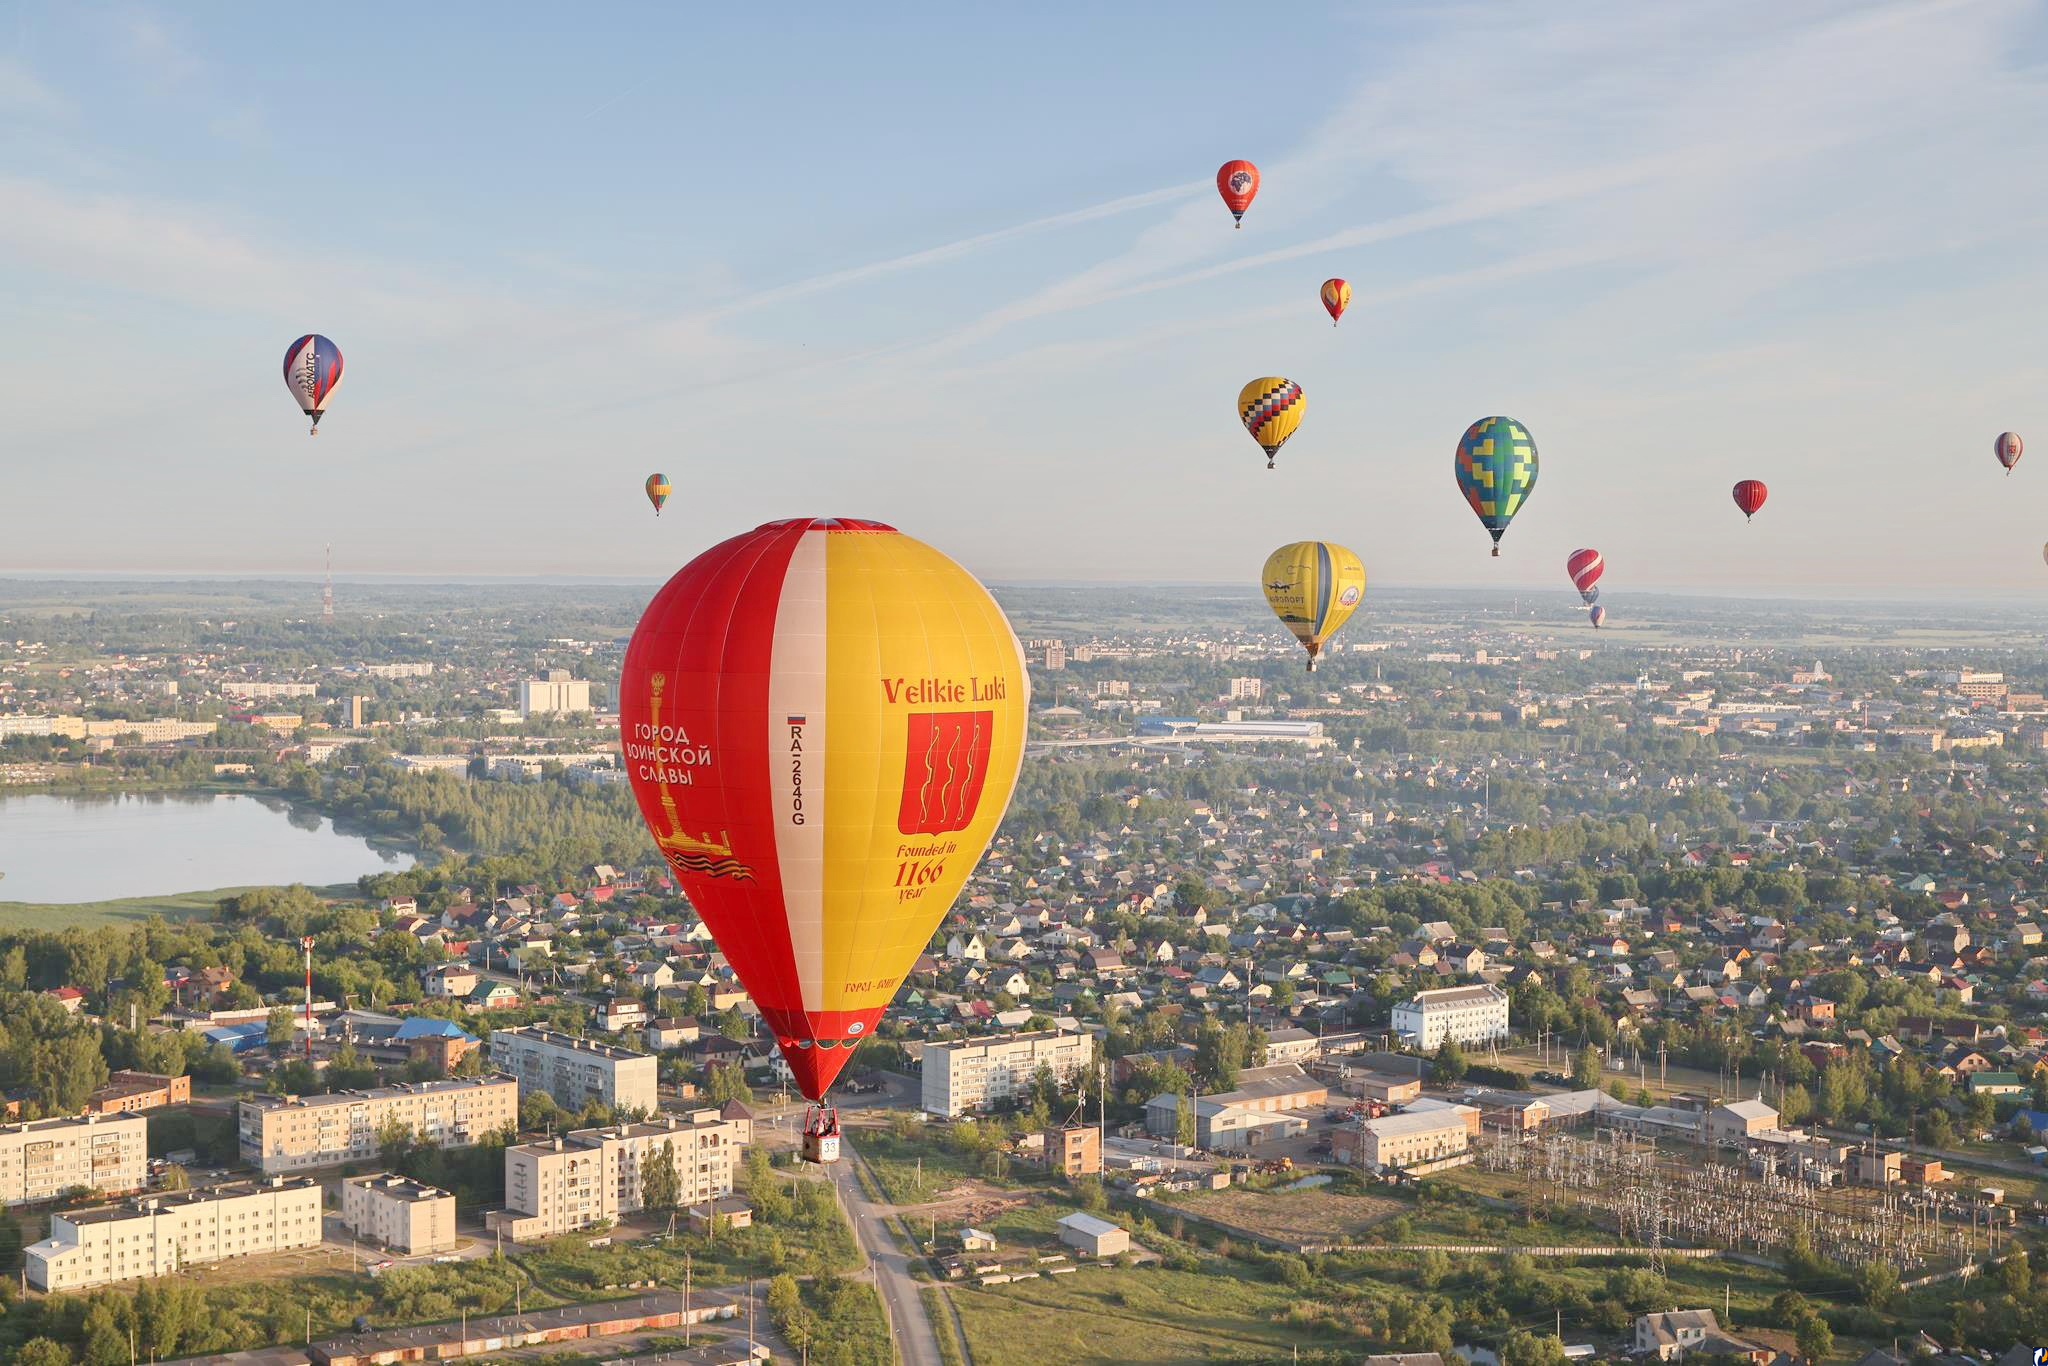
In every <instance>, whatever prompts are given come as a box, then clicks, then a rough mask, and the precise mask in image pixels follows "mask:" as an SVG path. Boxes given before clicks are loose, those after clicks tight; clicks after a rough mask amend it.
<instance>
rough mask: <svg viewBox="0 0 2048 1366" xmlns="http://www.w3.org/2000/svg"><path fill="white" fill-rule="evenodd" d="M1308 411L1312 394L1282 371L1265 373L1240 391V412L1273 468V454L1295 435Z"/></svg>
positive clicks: (1238, 392) (1267, 465)
mask: <svg viewBox="0 0 2048 1366" xmlns="http://www.w3.org/2000/svg"><path fill="white" fill-rule="evenodd" d="M1306 411H1308V396H1307V395H1306V394H1304V393H1302V392H1301V386H1300V385H1299V384H1296V383H1295V382H1294V381H1293V380H1291V379H1286V378H1284V377H1282V376H1280V375H1266V376H1263V377H1261V378H1259V379H1255V380H1253V381H1252V382H1251V383H1250V384H1247V385H1245V386H1244V388H1242V389H1240V390H1238V391H1237V415H1238V416H1239V417H1240V418H1242V419H1244V429H1245V430H1246V431H1248V432H1250V433H1251V434H1252V440H1254V441H1256V442H1258V443H1259V445H1260V446H1261V447H1263V448H1264V449H1265V452H1266V468H1267V469H1269V470H1270V469H1272V468H1273V457H1274V456H1276V455H1278V454H1279V453H1280V448H1281V447H1282V446H1284V445H1286V444H1287V438H1288V437H1290V436H1293V435H1294V429H1295V428H1296V427H1299V426H1300V425H1301V415H1302V414H1303V413H1304V412H1306Z"/></svg>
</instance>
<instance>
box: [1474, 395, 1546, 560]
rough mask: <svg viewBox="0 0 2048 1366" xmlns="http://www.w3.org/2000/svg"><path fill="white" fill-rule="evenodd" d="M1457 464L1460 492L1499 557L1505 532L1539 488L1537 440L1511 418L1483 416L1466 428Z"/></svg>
mask: <svg viewBox="0 0 2048 1366" xmlns="http://www.w3.org/2000/svg"><path fill="white" fill-rule="evenodd" d="M1456 461H1457V474H1458V488H1459V489H1460V490H1461V491H1462V492H1463V493H1464V495H1465V501H1466V502H1468V503H1470V504H1471V505H1472V511H1474V512H1475V513H1477V514H1479V520H1480V522H1481V523H1482V524H1483V525H1484V526H1485V527H1486V530H1487V533H1488V534H1489V535H1491V536H1492V537H1493V553H1494V554H1496V555H1498V554H1500V538H1501V533H1502V532H1504V531H1506V530H1507V529H1508V523H1509V522H1511V521H1513V520H1514V516H1515V514H1516V513H1517V512H1520V511H1521V510H1522V504H1523V503H1525V502H1527V501H1528V498H1529V494H1530V493H1531V492H1532V491H1533V490H1534V489H1535V487H1536V464H1537V462H1536V439H1535V438H1534V437H1532V436H1530V435H1529V429H1528V428H1527V427H1524V426H1523V425H1522V424H1521V423H1519V422H1517V421H1515V420H1514V419H1513V418H1511V417H1482V418H1480V419H1479V420H1478V421H1477V422H1475V423H1473V424H1472V425H1471V426H1469V427H1467V428H1466V429H1465V435H1464V437H1463V438H1462V439H1461V440H1460V441H1459V442H1458V454H1457V457H1456Z"/></svg>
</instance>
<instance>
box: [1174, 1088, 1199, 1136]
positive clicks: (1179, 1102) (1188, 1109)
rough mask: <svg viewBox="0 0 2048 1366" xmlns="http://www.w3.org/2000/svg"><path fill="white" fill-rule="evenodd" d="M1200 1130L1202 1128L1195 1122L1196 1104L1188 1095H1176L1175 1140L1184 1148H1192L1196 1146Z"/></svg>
mask: <svg viewBox="0 0 2048 1366" xmlns="http://www.w3.org/2000/svg"><path fill="white" fill-rule="evenodd" d="M1200 1132H1201V1131H1200V1129H1199V1128H1198V1127H1197V1126H1196V1124H1195V1107H1194V1105H1193V1104H1192V1103H1191V1102H1190V1101H1189V1100H1188V1098H1187V1097H1186V1096H1176V1097H1174V1111H1173V1138H1174V1142H1176V1143H1178V1144H1180V1145H1181V1147H1183V1148H1192V1147H1194V1146H1195V1138H1196V1137H1197V1135H1198V1134H1199V1133H1200Z"/></svg>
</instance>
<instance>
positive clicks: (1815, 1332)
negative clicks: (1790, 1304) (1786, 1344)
mask: <svg viewBox="0 0 2048 1366" xmlns="http://www.w3.org/2000/svg"><path fill="white" fill-rule="evenodd" d="M1796 1334H1797V1337H1798V1339H1799V1355H1801V1356H1803V1357H1805V1358H1806V1359H1807V1360H1808V1361H1813V1362H1818V1361H1819V1360H1821V1359H1822V1358H1823V1357H1827V1356H1831V1355H1833V1353H1834V1350H1835V1330H1834V1329H1832V1328H1830V1327H1828V1321H1827V1320H1826V1319H1824V1318H1822V1317H1821V1316H1820V1315H1818V1314H1809V1315H1808V1316H1807V1317H1806V1318H1805V1319H1804V1320H1803V1321H1801V1323H1800V1325H1799V1327H1798V1329H1797V1330H1796Z"/></svg>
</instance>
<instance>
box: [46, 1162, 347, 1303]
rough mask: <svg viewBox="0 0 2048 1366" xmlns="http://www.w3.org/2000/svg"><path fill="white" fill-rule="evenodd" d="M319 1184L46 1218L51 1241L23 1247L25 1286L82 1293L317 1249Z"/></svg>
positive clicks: (280, 1182)
mask: <svg viewBox="0 0 2048 1366" xmlns="http://www.w3.org/2000/svg"><path fill="white" fill-rule="evenodd" d="M320 1236H321V1235H320V1183H319V1182H317V1181H314V1180H311V1179H308V1178H304V1177H301V1178H298V1179H296V1180H290V1181H287V1180H286V1179H285V1178H283V1177H281V1176H274V1177H272V1178H271V1179H270V1180H269V1181H267V1182H263V1183H246V1182H245V1183H238V1184H235V1185H230V1186H216V1187H215V1188H214V1189H212V1190H206V1191H180V1192H178V1193H177V1194H175V1195H151V1196H145V1197H142V1198H140V1199H135V1200H130V1201H129V1202H128V1203H126V1204H125V1205H115V1206H110V1207H108V1208H105V1209H89V1210H75V1211H73V1212H71V1213H69V1214H53V1215H51V1216H50V1236H49V1237H48V1238H45V1239H44V1240H43V1241H42V1242H40V1243H35V1244H32V1245H31V1246H29V1247H28V1248H26V1249H25V1253H26V1256H27V1271H28V1283H29V1284H30V1285H32V1286H34V1287H36V1288H37V1289H38V1290H44V1291H52V1290H83V1289H86V1288H87V1287H90V1286H95V1285H106V1284H108V1283H110V1282H113V1281H132V1280H138V1279H141V1278H144V1277H149V1276H168V1275H171V1274H173V1273H175V1272H179V1271H183V1270H184V1269H185V1268H186V1267H191V1266H199V1265H202V1264H204V1263H207V1262H220V1261H226V1260H227V1259H229V1258H231V1257H253V1256H256V1255H258V1254H260V1253H265V1252H287V1251H290V1250H291V1249H293V1248H300V1247H316V1246H318V1245H319V1243H320Z"/></svg>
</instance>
